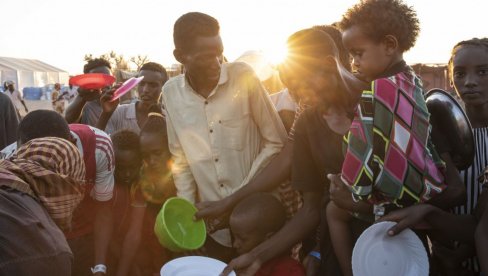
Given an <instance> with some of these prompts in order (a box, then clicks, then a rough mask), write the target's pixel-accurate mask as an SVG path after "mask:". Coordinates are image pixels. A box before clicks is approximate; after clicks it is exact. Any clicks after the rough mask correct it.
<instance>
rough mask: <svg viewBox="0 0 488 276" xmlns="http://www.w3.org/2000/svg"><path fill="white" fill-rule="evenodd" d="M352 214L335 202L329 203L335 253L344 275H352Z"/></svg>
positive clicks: (328, 220) (328, 215)
mask: <svg viewBox="0 0 488 276" xmlns="http://www.w3.org/2000/svg"><path fill="white" fill-rule="evenodd" d="M351 219H352V216H351V215H350V214H349V213H348V212H347V211H345V210H343V209H341V208H339V207H337V206H336V205H335V204H334V202H329V204H328V205H327V224H328V225H329V232H330V238H331V240H332V246H333V248H334V252H335V255H336V256H337V260H338V261H339V265H340V266H341V270H342V274H343V275H344V276H352V265H351V259H352V248H353V244H352V238H351V229H350V227H349V222H350V221H351Z"/></svg>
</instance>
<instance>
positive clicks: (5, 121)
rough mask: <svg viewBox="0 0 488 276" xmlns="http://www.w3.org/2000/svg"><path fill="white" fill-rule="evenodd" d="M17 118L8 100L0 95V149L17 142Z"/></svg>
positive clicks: (5, 96)
mask: <svg viewBox="0 0 488 276" xmlns="http://www.w3.org/2000/svg"><path fill="white" fill-rule="evenodd" d="M18 125H19V118H18V117H17V111H16V109H15V107H14V105H13V103H12V101H11V100H10V98H9V97H8V96H7V95H5V94H3V93H0V149H3V148H5V147H6V146H8V145H10V144H12V143H13V142H15V141H16V140H17V127H18Z"/></svg>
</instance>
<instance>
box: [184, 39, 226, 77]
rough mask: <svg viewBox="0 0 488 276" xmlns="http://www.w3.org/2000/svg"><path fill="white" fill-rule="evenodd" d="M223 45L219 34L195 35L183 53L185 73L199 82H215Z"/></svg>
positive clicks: (220, 64)
mask: <svg viewBox="0 0 488 276" xmlns="http://www.w3.org/2000/svg"><path fill="white" fill-rule="evenodd" d="M223 51H224V46H223V45H222V39H221V38H220V35H216V36H211V37H205V36H198V37H196V39H195V41H194V43H193V46H192V47H191V49H188V50H187V51H185V52H184V53H183V57H182V59H183V60H182V63H183V65H184V66H185V70H186V71H185V73H186V74H187V75H188V76H189V77H190V79H191V80H196V81H198V82H199V83H210V84H214V83H217V82H218V80H219V78H220V70H221V66H222V62H223Z"/></svg>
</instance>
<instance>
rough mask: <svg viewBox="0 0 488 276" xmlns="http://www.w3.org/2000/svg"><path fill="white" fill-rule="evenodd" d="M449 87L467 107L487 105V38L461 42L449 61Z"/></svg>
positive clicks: (456, 46) (453, 50)
mask: <svg viewBox="0 0 488 276" xmlns="http://www.w3.org/2000/svg"><path fill="white" fill-rule="evenodd" d="M449 76H450V79H451V86H454V88H455V90H456V93H457V94H458V96H459V97H460V98H461V99H462V100H463V102H464V103H465V104H466V105H467V106H482V105H485V104H487V103H488V38H473V39H470V40H465V41H461V42H459V43H458V44H456V45H455V46H454V48H453V49H452V54H451V59H450V60H449Z"/></svg>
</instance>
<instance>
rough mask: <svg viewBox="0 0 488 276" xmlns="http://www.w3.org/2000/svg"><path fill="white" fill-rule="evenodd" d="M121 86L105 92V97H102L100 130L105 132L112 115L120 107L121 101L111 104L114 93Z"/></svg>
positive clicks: (99, 119)
mask: <svg viewBox="0 0 488 276" xmlns="http://www.w3.org/2000/svg"><path fill="white" fill-rule="evenodd" d="M119 86H120V85H119ZM119 86H114V87H113V88H112V89H110V90H108V91H106V92H104V93H103V95H102V96H101V97H100V105H101V106H102V114H100V118H98V122H97V128H98V129H101V130H105V128H106V127H107V124H108V122H109V120H110V118H111V117H112V114H113V113H114V111H115V110H116V109H117V106H119V103H120V99H117V100H115V101H113V102H111V100H112V97H113V95H114V92H115V90H116V89H117V88H118V87H119ZM106 132H107V131H106ZM107 133H109V132H107Z"/></svg>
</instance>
